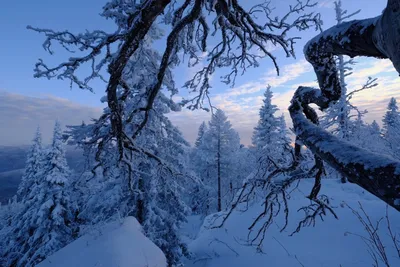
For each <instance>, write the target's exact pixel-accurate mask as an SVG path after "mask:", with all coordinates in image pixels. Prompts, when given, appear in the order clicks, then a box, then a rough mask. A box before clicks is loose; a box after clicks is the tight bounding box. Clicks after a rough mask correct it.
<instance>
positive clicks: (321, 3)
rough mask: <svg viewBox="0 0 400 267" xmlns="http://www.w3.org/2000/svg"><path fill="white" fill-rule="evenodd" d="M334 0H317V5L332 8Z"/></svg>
mask: <svg viewBox="0 0 400 267" xmlns="http://www.w3.org/2000/svg"><path fill="white" fill-rule="evenodd" d="M333 3H334V0H324V1H319V2H318V7H320V8H333V7H334V6H335V5H334V4H333Z"/></svg>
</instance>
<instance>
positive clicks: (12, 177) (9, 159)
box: [0, 146, 84, 203]
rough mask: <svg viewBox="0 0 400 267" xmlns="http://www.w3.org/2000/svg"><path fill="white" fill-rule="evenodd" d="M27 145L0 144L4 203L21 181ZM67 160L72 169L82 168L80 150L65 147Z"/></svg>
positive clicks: (0, 196)
mask: <svg viewBox="0 0 400 267" xmlns="http://www.w3.org/2000/svg"><path fill="white" fill-rule="evenodd" d="M28 150H29V146H20V147H12V146H0V202H1V203H6V202H7V201H8V199H10V198H11V197H12V196H14V195H15V193H16V192H17V188H18V185H19V183H20V181H21V178H22V175H23V172H24V168H25V162H26V155H27V153H28ZM66 156H67V161H68V165H69V167H70V168H71V169H72V170H74V171H77V172H78V171H81V170H82V169H83V159H84V158H83V155H82V151H81V150H79V149H76V148H75V147H67V153H66Z"/></svg>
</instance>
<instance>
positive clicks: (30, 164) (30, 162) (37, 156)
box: [18, 127, 44, 202]
mask: <svg viewBox="0 0 400 267" xmlns="http://www.w3.org/2000/svg"><path fill="white" fill-rule="evenodd" d="M43 163H44V162H43V148H42V135H41V133H40V129H39V127H38V128H37V130H36V134H35V137H34V138H33V140H32V145H31V147H30V149H29V152H28V154H27V160H26V164H25V170H24V174H23V176H22V179H21V183H20V184H19V186H18V197H19V199H21V200H22V202H24V200H25V198H26V197H28V196H29V193H30V190H31V188H32V187H33V186H35V184H38V183H39V179H40V178H41V173H42V171H43Z"/></svg>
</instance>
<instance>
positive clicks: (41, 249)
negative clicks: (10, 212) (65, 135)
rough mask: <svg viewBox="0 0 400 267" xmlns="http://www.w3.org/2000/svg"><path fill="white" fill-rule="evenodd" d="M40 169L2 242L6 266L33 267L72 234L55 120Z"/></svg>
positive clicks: (63, 160)
mask: <svg viewBox="0 0 400 267" xmlns="http://www.w3.org/2000/svg"><path fill="white" fill-rule="evenodd" d="M42 168H43V169H42V172H41V177H40V178H39V179H38V180H37V182H35V183H33V184H32V187H31V190H30V191H29V194H28V195H27V196H25V197H24V198H23V200H24V202H23V203H22V208H21V210H20V212H19V213H18V214H16V215H15V216H14V217H13V218H12V221H13V223H12V230H11V232H10V234H9V236H8V237H7V240H6V242H5V247H6V249H5V255H4V256H5V258H6V266H34V265H36V264H37V263H39V262H41V261H42V260H44V259H45V258H46V257H47V256H49V255H51V254H52V253H54V252H56V251H57V250H59V249H60V248H62V247H64V246H65V245H67V244H68V243H69V242H71V241H72V240H73V238H74V236H76V228H75V225H74V222H73V220H74V205H73V204H72V203H71V202H70V191H69V181H68V178H69V176H70V170H69V168H68V165H67V161H66V158H65V148H64V144H63V143H62V131H61V127H60V124H59V123H58V122H56V124H55V127H54V134H53V142H52V144H51V146H50V147H49V149H48V150H47V151H46V154H45V156H44V164H43V165H42Z"/></svg>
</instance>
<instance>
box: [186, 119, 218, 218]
mask: <svg viewBox="0 0 400 267" xmlns="http://www.w3.org/2000/svg"><path fill="white" fill-rule="evenodd" d="M207 131H208V127H207V124H206V123H205V122H202V123H201V125H200V126H199V130H198V133H197V139H196V142H195V146H194V147H193V148H192V149H191V152H190V154H189V157H190V159H189V160H188V163H189V166H190V169H191V170H192V171H193V173H194V175H195V176H197V177H198V178H199V180H200V182H199V183H196V184H192V185H193V187H192V188H190V189H189V190H190V194H189V201H188V203H189V206H190V208H191V210H192V213H193V214H198V215H202V216H206V215H208V214H210V213H211V212H213V211H214V210H210V205H211V204H212V195H211V192H212V191H213V190H214V189H213V188H215V187H211V186H210V184H209V181H210V179H211V176H212V174H213V170H211V163H212V161H213V160H214V159H212V154H211V151H210V149H209V148H208V146H207V143H206V142H205V139H204V137H205V136H206V133H207Z"/></svg>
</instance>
